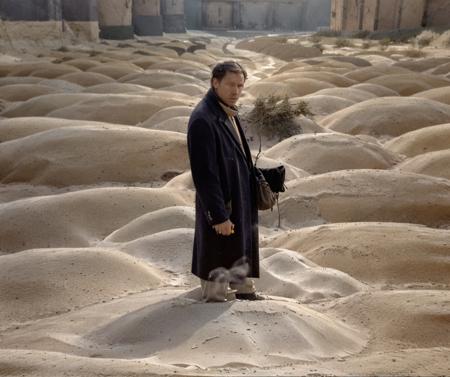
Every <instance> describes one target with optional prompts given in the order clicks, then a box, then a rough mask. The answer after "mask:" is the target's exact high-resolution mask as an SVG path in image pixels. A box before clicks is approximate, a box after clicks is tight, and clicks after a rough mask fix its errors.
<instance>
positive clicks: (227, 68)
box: [211, 60, 247, 83]
mask: <svg viewBox="0 0 450 377" xmlns="http://www.w3.org/2000/svg"><path fill="white" fill-rule="evenodd" d="M227 72H232V73H242V74H243V75H244V80H247V71H246V70H245V69H244V67H242V65H240V64H239V63H238V62H235V61H234V60H227V61H224V62H221V63H218V64H216V66H215V67H214V68H213V70H212V75H211V83H212V79H217V80H219V81H221V80H222V79H223V78H224V77H225V75H226V74H227Z"/></svg>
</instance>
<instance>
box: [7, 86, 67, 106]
mask: <svg viewBox="0 0 450 377" xmlns="http://www.w3.org/2000/svg"><path fill="white" fill-rule="evenodd" d="M58 92H61V90H57V89H54V88H51V87H48V86H44V85H36V84H15V85H4V86H2V87H0V99H3V100H5V101H10V102H16V101H26V100H28V99H30V98H33V97H37V96H42V95H45V94H53V93H58Z"/></svg>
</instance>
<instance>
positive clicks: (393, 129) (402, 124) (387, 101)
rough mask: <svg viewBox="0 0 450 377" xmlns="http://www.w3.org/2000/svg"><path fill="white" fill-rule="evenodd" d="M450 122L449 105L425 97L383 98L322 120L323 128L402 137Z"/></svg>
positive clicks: (353, 133)
mask: <svg viewBox="0 0 450 377" xmlns="http://www.w3.org/2000/svg"><path fill="white" fill-rule="evenodd" d="M394 98H395V99H394ZM449 119H450V106H449V105H445V104H442V103H440V102H436V101H431V100H427V99H425V98H413V97H411V98H398V97H382V98H375V99H372V100H368V101H364V102H360V103H357V104H355V105H353V106H351V107H348V108H346V109H343V110H341V111H338V112H336V113H335V114H332V115H330V116H328V117H326V118H325V119H323V120H322V121H321V122H320V125H321V126H325V127H328V128H329V129H331V130H334V131H338V132H344V133H348V134H352V135H356V134H367V135H374V136H381V135H387V136H399V135H401V134H404V133H406V132H410V131H414V130H417V129H419V128H424V127H428V126H434V125H437V124H443V123H446V122H448V120H449Z"/></svg>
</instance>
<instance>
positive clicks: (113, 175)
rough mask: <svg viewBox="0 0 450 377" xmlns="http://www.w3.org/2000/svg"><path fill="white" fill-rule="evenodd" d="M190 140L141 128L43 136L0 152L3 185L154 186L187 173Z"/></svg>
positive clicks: (76, 130)
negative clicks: (168, 175)
mask: <svg viewBox="0 0 450 377" xmlns="http://www.w3.org/2000/svg"><path fill="white" fill-rule="evenodd" d="M186 156H187V150H186V138H185V137H184V136H183V135H181V134H176V133H172V132H170V133H168V132H162V131H154V130H146V129H143V128H137V127H127V126H122V127H119V126H115V127H107V126H105V125H103V126H96V125H92V126H91V125H89V126H82V127H65V128H57V129H53V130H49V131H46V132H41V133H39V134H34V135H31V136H28V137H25V138H21V139H18V140H14V141H10V142H8V143H3V144H2V145H1V146H0V180H1V182H2V183H10V182H30V183H33V184H45V185H53V186H57V187H62V186H70V185H82V184H93V183H101V182H126V183H132V182H152V181H160V180H161V179H163V176H164V174H166V173H168V172H170V171H176V172H182V171H184V170H186V169H187V168H188V166H189V165H188V161H187V159H186Z"/></svg>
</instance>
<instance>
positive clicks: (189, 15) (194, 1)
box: [184, 0, 203, 30]
mask: <svg viewBox="0 0 450 377" xmlns="http://www.w3.org/2000/svg"><path fill="white" fill-rule="evenodd" d="M184 17H185V20H186V28H188V29H194V30H200V29H201V28H202V27H203V22H202V0H184Z"/></svg>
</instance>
